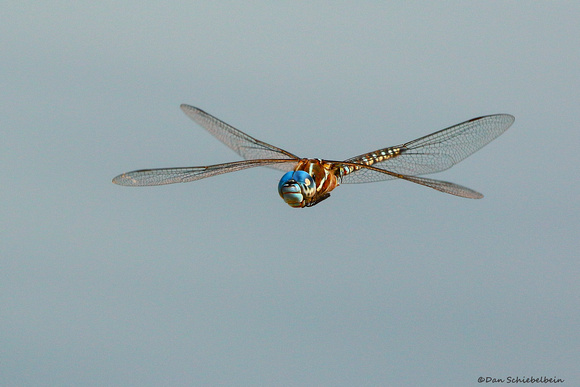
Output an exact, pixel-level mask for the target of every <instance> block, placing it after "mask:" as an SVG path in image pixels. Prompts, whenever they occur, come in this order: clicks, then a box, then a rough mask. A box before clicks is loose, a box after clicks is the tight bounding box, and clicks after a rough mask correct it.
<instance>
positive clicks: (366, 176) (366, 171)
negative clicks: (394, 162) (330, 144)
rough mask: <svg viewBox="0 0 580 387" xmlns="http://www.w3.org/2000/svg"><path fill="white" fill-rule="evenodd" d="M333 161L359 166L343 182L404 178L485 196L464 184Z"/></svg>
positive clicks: (439, 188)
mask: <svg viewBox="0 0 580 387" xmlns="http://www.w3.org/2000/svg"><path fill="white" fill-rule="evenodd" d="M331 162H332V163H334V164H336V165H337V166H339V167H340V168H341V169H345V168H346V169H348V168H350V169H355V168H357V169H356V170H355V172H356V173H352V174H349V175H346V176H343V178H342V183H345V179H348V180H347V181H346V183H368V182H373V181H383V180H389V179H403V180H407V181H410V182H412V183H416V184H421V185H424V186H426V187H430V188H433V189H436V190H437V191H441V192H445V193H448V194H451V195H455V196H461V197H464V198H469V199H481V198H482V197H483V195H482V194H481V193H479V192H477V191H474V190H472V189H471V188H467V187H464V186H462V185H459V184H455V183H451V182H448V181H443V180H435V179H428V178H426V177H419V176H410V175H404V174H400V173H395V172H391V171H386V170H384V169H380V168H375V167H374V166H367V165H360V164H353V163H348V162H342V163H341V162H338V161H336V162H335V161H331ZM358 168H360V169H358ZM356 179H360V180H356Z"/></svg>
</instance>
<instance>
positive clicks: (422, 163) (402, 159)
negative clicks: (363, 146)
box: [342, 114, 515, 183]
mask: <svg viewBox="0 0 580 387" xmlns="http://www.w3.org/2000/svg"><path fill="white" fill-rule="evenodd" d="M514 120H515V118H514V117H513V116H511V115H509V114H496V115H491V116H484V117H478V118H474V119H471V120H469V121H466V122H463V123H461V124H457V125H454V126H451V127H449V128H447V129H443V130H440V131H438V132H435V133H432V134H429V135H427V136H424V137H421V138H418V139H416V140H413V141H409V142H407V143H405V144H402V145H399V146H394V147H390V148H384V149H379V150H377V151H375V152H370V153H365V154H363V155H360V156H356V157H352V158H350V159H348V160H345V162H347V163H354V164H362V165H367V166H368V165H372V166H373V167H374V168H378V169H382V170H386V171H390V172H393V173H394V174H395V175H390V174H384V173H380V172H376V171H373V170H372V169H365V168H361V169H354V170H352V172H350V173H348V174H346V175H345V176H343V179H342V183H368V182H373V181H381V180H389V179H394V178H397V177H398V176H396V174H402V175H409V176H416V175H425V174H429V173H435V172H441V171H444V170H446V169H448V168H451V167H452V166H453V165H455V164H457V163H459V162H460V161H461V160H463V159H465V158H466V157H468V156H470V155H472V154H473V153H475V152H476V151H478V150H479V149H481V148H482V147H484V146H485V145H487V144H488V143H489V142H491V141H492V140H493V139H495V138H496V137H498V136H499V135H501V134H502V133H503V132H505V131H506V130H507V129H508V128H509V127H510V126H511V125H512V124H513V122H514Z"/></svg>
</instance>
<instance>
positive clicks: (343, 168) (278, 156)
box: [113, 104, 515, 208]
mask: <svg viewBox="0 0 580 387" xmlns="http://www.w3.org/2000/svg"><path fill="white" fill-rule="evenodd" d="M181 109H182V110H183V111H184V112H185V114H187V115H188V116H189V118H191V119H192V120H193V121H195V122H196V123H198V124H199V125H200V126H202V127H203V128H205V129H206V130H207V131H209V132H210V133H211V134H212V135H214V136H215V137H216V138H217V139H218V140H220V141H221V142H223V143H224V144H225V145H227V146H228V147H230V148H231V149H233V150H234V151H235V152H237V153H238V154H239V155H240V156H242V158H244V160H243V161H234V162H231V163H225V164H216V165H209V166H205V167H183V168H159V169H141V170H137V171H132V172H127V173H123V174H121V175H119V176H117V177H115V178H114V179H113V183H115V184H119V185H125V186H152V185H163V184H173V183H185V182H189V181H194V180H199V179H203V178H206V177H210V176H215V175H220V174H222V173H228V172H235V171H240V170H242V169H246V168H253V167H271V168H275V169H278V170H282V171H285V172H286V173H285V174H284V176H282V179H281V180H280V183H279V184H278V193H279V194H280V196H281V197H282V199H284V201H285V202H286V203H287V204H289V205H290V206H291V207H296V208H301V207H312V206H314V205H316V204H318V203H320V202H321V201H323V200H324V199H327V198H328V197H329V196H330V191H332V190H333V189H335V188H336V187H338V186H339V185H340V184H350V183H369V182H375V181H383V180H390V179H403V180H407V181H410V182H413V183H417V184H421V185H424V186H427V187H431V188H433V189H436V190H438V191H441V192H445V193H449V194H452V195H456V196H461V197H464V198H470V199H480V198H482V197H483V195H482V194H480V193H479V192H476V191H474V190H472V189H470V188H467V187H463V186H461V185H458V184H454V183H450V182H447V181H441V180H434V179H428V178H425V177H420V176H419V175H426V174H430V173H435V172H441V171H444V170H446V169H448V168H451V167H452V166H453V165H455V164H457V163H458V162H460V161H461V160H463V159H465V158H466V157H468V156H470V155H471V154H473V153H474V152H476V151H478V150H479V149H481V148H482V147H483V146H485V145H486V144H488V143H489V142H490V141H492V140H493V139H495V138H496V137H498V136H499V135H500V134H502V133H503V132H505V131H506V130H507V129H508V128H509V127H510V126H511V125H512V124H513V122H514V120H515V118H514V117H513V116H511V115H509V114H496V115H490V116H483V117H478V118H473V119H471V120H469V121H465V122H463V123H461V124H457V125H454V126H451V127H449V128H447V129H443V130H440V131H438V132H435V133H432V134H429V135H427V136H424V137H421V138H418V139H416V140H413V141H409V142H407V143H404V144H401V145H397V146H392V147H388V148H382V149H379V150H376V151H374V152H370V153H365V154H362V155H360V156H356V157H351V158H350V159H347V160H344V161H332V160H321V159H306V158H300V157H298V156H296V155H294V154H292V153H290V152H287V151H285V150H283V149H280V148H277V147H275V146H273V145H270V144H266V143H265V142H263V141H260V140H257V139H255V138H253V137H251V136H249V135H247V134H246V133H244V132H242V131H240V130H238V129H236V128H234V127H232V126H230V125H228V124H226V123H225V122H223V121H220V120H218V119H217V118H215V117H214V116H212V115H210V114H208V113H206V112H204V111H203V110H201V109H198V108H195V107H193V106H189V105H185V104H184V105H181Z"/></svg>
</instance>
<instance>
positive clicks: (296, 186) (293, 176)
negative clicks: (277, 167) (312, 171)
mask: <svg viewBox="0 0 580 387" xmlns="http://www.w3.org/2000/svg"><path fill="white" fill-rule="evenodd" d="M315 193H316V185H315V184H314V179H312V177H311V176H310V175H309V174H308V173H306V172H304V171H291V172H287V173H286V174H284V176H282V179H280V183H278V194H280V197H282V199H284V201H285V202H286V203H288V204H289V205H290V206H292V207H304V206H305V205H306V199H309V198H311V197H312V196H314V194H315Z"/></svg>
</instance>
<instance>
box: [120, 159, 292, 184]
mask: <svg viewBox="0 0 580 387" xmlns="http://www.w3.org/2000/svg"><path fill="white" fill-rule="evenodd" d="M295 164H296V162H295V161H294V160H275V159H260V160H243V161H235V162H233V163H225V164H216V165H209V166H205V167H184V168H159V169H140V170H138V171H132V172H126V173H123V174H121V175H119V176H117V177H115V178H114V179H113V183H115V184H119V185H124V186H130V187H141V186H152V185H164V184H174V183H187V182H189V181H195V180H200V179H204V178H206V177H211V176H215V175H221V174H223V173H229V172H235V171H240V170H242V169H247V168H254V167H262V166H264V167H277V168H279V169H282V170H284V171H291V170H292V169H293V167H294V165H295Z"/></svg>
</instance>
